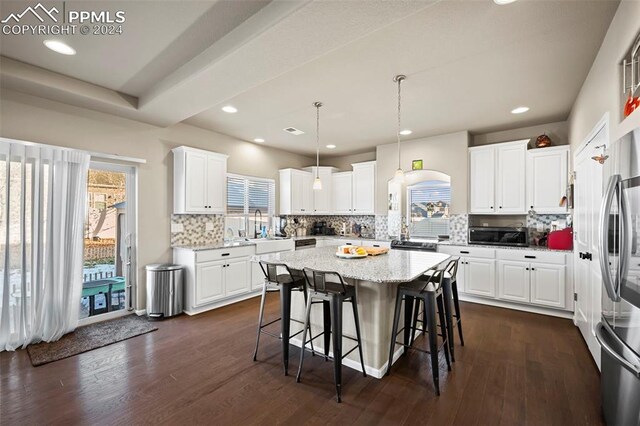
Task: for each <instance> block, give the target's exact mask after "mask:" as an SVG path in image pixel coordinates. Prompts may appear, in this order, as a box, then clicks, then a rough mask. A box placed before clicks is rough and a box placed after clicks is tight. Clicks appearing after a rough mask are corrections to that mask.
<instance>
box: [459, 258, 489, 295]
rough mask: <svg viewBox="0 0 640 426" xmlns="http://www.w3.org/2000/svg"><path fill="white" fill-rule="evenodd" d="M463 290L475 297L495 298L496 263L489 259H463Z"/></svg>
mask: <svg viewBox="0 0 640 426" xmlns="http://www.w3.org/2000/svg"><path fill="white" fill-rule="evenodd" d="M462 260H463V262H464V267H465V271H464V279H465V283H464V289H465V292H466V293H469V294H474V295H476V296H484V297H495V295H496V279H495V273H496V262H495V260H489V259H476V258H464V259H462Z"/></svg>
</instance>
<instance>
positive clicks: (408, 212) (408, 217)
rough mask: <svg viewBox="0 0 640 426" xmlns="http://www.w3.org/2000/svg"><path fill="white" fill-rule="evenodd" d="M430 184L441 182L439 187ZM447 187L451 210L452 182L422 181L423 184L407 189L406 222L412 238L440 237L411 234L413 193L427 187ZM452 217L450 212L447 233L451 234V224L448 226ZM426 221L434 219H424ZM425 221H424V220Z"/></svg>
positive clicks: (410, 186) (419, 183) (438, 180)
mask: <svg viewBox="0 0 640 426" xmlns="http://www.w3.org/2000/svg"><path fill="white" fill-rule="evenodd" d="M429 182H439V183H440V184H439V185H434V184H429ZM439 186H440V187H445V186H448V188H449V200H448V202H449V203H448V205H449V209H451V199H452V194H451V181H448V182H447V181H446V180H440V179H432V180H428V181H422V182H417V183H415V184H413V185H409V186H407V188H406V197H407V204H406V218H405V219H406V221H407V227H408V229H409V230H410V234H411V236H412V237H414V236H415V237H416V238H437V237H438V235H414V233H413V232H411V230H412V223H413V222H412V220H411V219H412V216H411V213H412V209H411V204H412V199H413V197H412V191H413V190H415V189H418V188H421V187H426V188H438V187H439ZM440 201H442V200H440ZM450 217H451V212H449V216H448V217H447V224H446V227H447V232H450V228H449V224H448V219H449V218H450ZM424 219H427V220H429V219H432V218H424ZM424 219H423V220H424Z"/></svg>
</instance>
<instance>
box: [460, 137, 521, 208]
mask: <svg viewBox="0 0 640 426" xmlns="http://www.w3.org/2000/svg"><path fill="white" fill-rule="evenodd" d="M528 143H529V140H528V139H527V140H521V141H515V142H507V143H500V144H494V145H486V146H479V147H473V148H469V212H470V213H481V214H526V212H527V207H526V200H527V198H526V154H527V144H528Z"/></svg>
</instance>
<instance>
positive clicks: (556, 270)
mask: <svg viewBox="0 0 640 426" xmlns="http://www.w3.org/2000/svg"><path fill="white" fill-rule="evenodd" d="M565 269H566V267H565V266H564V265H548V264H539V263H532V264H531V303H535V304H538V305H544V306H551V307H553V308H564V307H565V300H564V299H565V293H564V285H565V283H564V281H565V276H566V270H565Z"/></svg>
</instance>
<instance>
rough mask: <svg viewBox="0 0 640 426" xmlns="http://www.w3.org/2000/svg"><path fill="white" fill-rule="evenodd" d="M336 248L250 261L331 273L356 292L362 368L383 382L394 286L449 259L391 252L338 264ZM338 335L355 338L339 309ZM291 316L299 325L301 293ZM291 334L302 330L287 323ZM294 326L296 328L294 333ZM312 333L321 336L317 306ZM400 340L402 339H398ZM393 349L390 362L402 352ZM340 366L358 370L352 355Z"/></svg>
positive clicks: (347, 308) (318, 344) (351, 323)
mask: <svg viewBox="0 0 640 426" xmlns="http://www.w3.org/2000/svg"><path fill="white" fill-rule="evenodd" d="M335 253H336V247H320V248H315V249H308V250H299V251H294V252H286V253H276V254H268V255H263V256H255V257H254V258H253V260H254V261H256V262H257V261H260V260H265V261H268V262H275V263H283V264H285V265H287V266H288V267H289V269H291V270H293V271H301V270H302V269H304V268H311V269H319V270H324V271H335V272H338V273H339V274H341V275H342V277H343V278H344V279H345V281H346V282H347V284H350V285H354V286H355V287H356V293H357V299H358V310H359V314H360V323H361V324H360V326H361V332H362V341H363V354H364V365H365V367H366V369H367V374H369V375H371V376H373V377H376V378H382V376H383V375H384V373H385V372H386V367H387V361H388V359H387V358H388V356H389V355H388V354H389V344H390V342H391V326H392V322H393V309H394V306H395V297H396V289H397V286H398V284H400V283H403V282H409V281H413V280H414V279H416V278H418V277H420V276H421V275H422V274H424V273H425V272H426V271H428V270H429V269H431V268H433V267H435V266H437V265H439V264H441V263H443V262H445V261H446V260H448V259H449V258H450V256H449V255H446V254H442V253H435V252H424V251H407V250H390V251H389V253H387V254H383V255H379V256H369V257H366V258H362V259H341V258H338V257H337V256H336V255H335ZM344 309H345V310H344V314H343V318H344V320H343V334H344V335H345V336H355V326H354V321H353V313H352V312H351V307H350V306H348V305H347V306H345V307H344ZM291 316H292V318H294V319H297V320H299V321H303V320H304V299H303V297H302V294H299V293H296V294H294V295H293V299H292V306H291ZM291 327H292V330H291V334H294V333H296V332H297V331H298V330H300V329H301V328H302V326H301V325H298V324H297V323H295V322H292V323H291ZM296 327H297V328H296ZM311 328H312V333H313V335H314V336H315V335H317V334H319V333H321V332H322V307H321V306H319V305H318V306H314V307H313V309H312V311H311ZM399 338H401V336H399ZM322 340H323V339H316V340H314V346H315V347H316V350H318V348H322ZM291 343H293V344H295V345H297V346H300V345H301V341H300V340H299V339H298V340H296V339H292V340H291ZM344 345H345V348H344V349H345V352H347V351H348V350H349V349H350V347H351V346H350V342H349V341H348V340H345V341H344ZM402 350H403V349H402V348H398V349H397V351H396V353H395V355H394V361H395V359H397V357H398V356H399V355H400V354H401V353H402ZM343 364H344V365H346V366H348V367H351V368H354V369H357V370H360V362H359V359H358V354H357V351H354V352H352V353H351V354H349V356H348V357H346V358H345V359H344V360H343Z"/></svg>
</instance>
